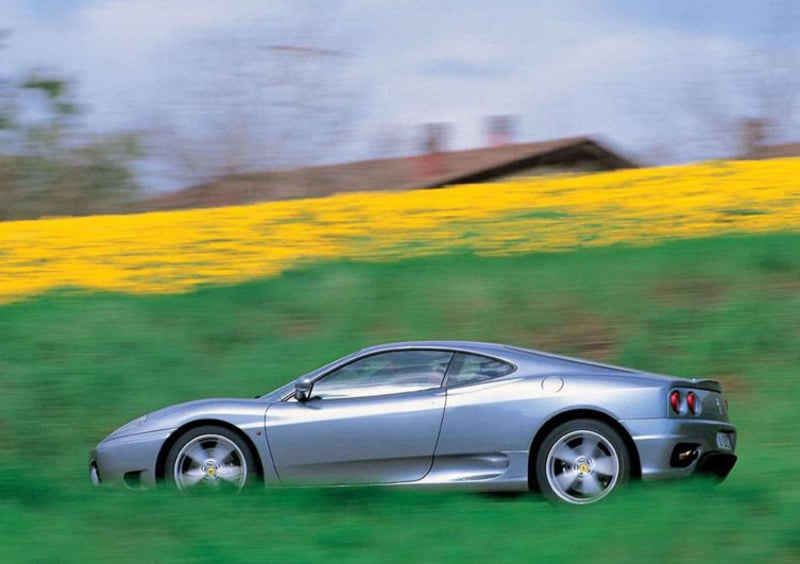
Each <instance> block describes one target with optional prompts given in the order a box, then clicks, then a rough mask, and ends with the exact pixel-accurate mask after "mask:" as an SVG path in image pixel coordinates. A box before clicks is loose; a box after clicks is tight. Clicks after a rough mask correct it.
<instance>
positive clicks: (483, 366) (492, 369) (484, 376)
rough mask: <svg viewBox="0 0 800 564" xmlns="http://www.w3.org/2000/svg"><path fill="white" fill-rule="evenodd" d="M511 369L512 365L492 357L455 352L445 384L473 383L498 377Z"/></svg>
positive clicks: (512, 368)
mask: <svg viewBox="0 0 800 564" xmlns="http://www.w3.org/2000/svg"><path fill="white" fill-rule="evenodd" d="M513 371H514V367H513V366H512V365H510V364H506V363H505V362H501V361H499V360H495V359H493V358H487V357H485V356H478V355H474V354H465V353H456V356H455V358H453V362H452V364H451V365H450V369H449V370H448V371H447V385H448V386H461V385H462V384H474V383H476V382H482V381H484V380H490V379H492V378H499V377H500V376H505V375H506V374H510V373H511V372H513Z"/></svg>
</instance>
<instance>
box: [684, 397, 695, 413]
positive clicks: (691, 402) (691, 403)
mask: <svg viewBox="0 0 800 564" xmlns="http://www.w3.org/2000/svg"><path fill="white" fill-rule="evenodd" d="M686 405H687V406H688V407H689V411H691V412H692V413H694V414H696V413H697V394H695V393H694V392H689V393H688V394H686Z"/></svg>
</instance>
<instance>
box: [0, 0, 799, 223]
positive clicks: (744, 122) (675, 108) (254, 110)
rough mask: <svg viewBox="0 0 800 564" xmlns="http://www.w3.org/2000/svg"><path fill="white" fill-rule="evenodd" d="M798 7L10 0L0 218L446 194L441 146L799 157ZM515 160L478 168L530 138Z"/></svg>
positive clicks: (0, 116)
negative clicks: (584, 143) (587, 144)
mask: <svg viewBox="0 0 800 564" xmlns="http://www.w3.org/2000/svg"><path fill="white" fill-rule="evenodd" d="M798 8H799V7H798V6H797V4H796V2H792V1H781V0H774V1H770V2H766V3H765V2H758V1H755V0H753V1H737V2H727V1H724V0H708V1H705V2H692V1H690V0H677V1H674V2H650V3H642V2H636V1H634V0H604V1H601V2H582V1H579V0H576V1H573V0H565V1H558V2H556V1H552V2H550V1H541V2H505V3H502V4H497V5H494V4H488V3H485V2H451V1H449V0H447V1H443V2H437V3H436V4H435V5H431V4H430V3H427V2H421V1H420V2H416V1H413V0H409V1H407V2H402V3H389V2H377V3H370V5H368V6H365V5H363V4H362V3H358V2H347V1H343V0H335V1H331V2H322V1H313V0H308V1H303V2H281V1H253V0H232V1H230V2H225V4H224V7H223V6H222V5H220V3H219V2H215V1H213V0H185V1H184V0H171V1H169V2H157V1H155V0H133V1H125V2H123V1H115V0H105V1H100V0H76V1H73V2H60V1H58V0H6V1H4V2H3V5H2V6H0V30H2V43H0V45H2V49H0V158H2V161H0V164H2V168H0V174H2V178H3V180H2V182H0V186H2V193H0V214H1V215H0V217H1V218H3V219H19V218H32V217H39V216H42V215H80V214H87V213H95V212H107V211H114V212H118V211H131V210H147V209H166V208H175V207H187V206H193V205H203V206H206V205H220V204H233V203H242V202H246V201H257V200H269V199H277V198H290V197H299V196H307V195H323V194H328V193H332V192H338V191H343V190H352V189H358V190H363V189H369V187H371V189H403V188H414V187H425V186H429V185H436V184H448V183H455V182H458V181H462V180H465V179H466V180H472V179H473V178H472V177H471V176H470V175H469V174H467V173H474V172H476V170H474V169H475V168H476V167H475V166H467V164H469V163H474V161H475V159H474V158H473V157H472V156H467V157H464V156H463V155H459V154H458V152H461V151H465V150H470V149H486V148H498V147H503V146H507V145H517V144H524V143H532V142H559V141H563V140H565V139H567V140H569V139H576V138H577V139H585V138H587V137H588V138H591V139H592V140H594V141H596V142H597V143H599V144H600V145H601V147H602V148H603V149H604V150H605V151H608V152H611V153H613V154H614V155H615V156H619V157H621V158H623V159H624V161H625V163H629V164H633V163H635V164H638V165H659V164H667V163H681V162H687V161H695V160H703V159H723V158H742V157H747V158H753V157H756V158H763V157H768V156H791V155H797V154H798V153H800V147H798V146H797V145H794V144H792V143H793V142H794V143H797V142H800V133H798V124H799V123H800V122H799V121H798V120H800V116H798V112H797V106H798V94H799V93H800V72H798V71H800V55H799V54H798V51H799V50H800V33H798V29H800V27H798V26H799V25H800V13H798V12H799V11H800V10H799V9H798ZM518 149H519V150H518V151H516V152H512V153H510V154H509V153H505V154H504V153H502V152H498V153H496V154H491V153H488V154H487V153H482V154H480V155H478V157H479V158H480V159H481V161H480V162H482V163H483V164H484V165H485V168H493V167H494V168H496V167H498V166H502V165H505V164H507V163H508V162H509V161H516V160H520V159H524V158H526V157H531V158H533V157H534V156H541V154H542V152H545V149H547V147H546V146H545V147H539V148H535V147H532V148H530V149H531V150H530V151H528V150H527V149H526V148H525V147H518ZM431 153H433V154H444V157H442V156H441V155H440V156H438V157H436V156H434V157H433V158H430V159H427V160H425V159H420V158H419V157H421V156H423V157H424V155H426V154H431ZM450 153H455V154H452V155H451V154H450ZM459 156H461V157H464V158H461V159H459ZM414 157H417V158H414ZM387 159H388V161H386V160H387ZM451 160H452V161H453V162H450V161H451ZM545 160H548V159H545ZM549 160H550V161H555V162H548V164H550V165H551V166H552V167H553V168H555V169H556V170H558V171H563V170H565V169H566V170H576V169H577V170H581V169H582V168H587V167H588V168H589V169H590V170H591V169H595V168H597V167H598V166H602V167H608V166H619V165H620V164H621V163H620V162H619V161H617V162H616V163H613V164H609V163H607V162H604V163H600V164H599V165H598V163H596V162H589V163H578V164H577V165H576V163H575V162H574V159H573V161H572V162H567V163H566V164H565V162H564V159H562V158H560V157H555V158H551V159H549ZM579 160H580V159H579ZM583 160H586V159H583ZM588 160H590V161H591V160H592V159H588ZM376 161H378V162H376ZM385 161H386V162H385ZM419 161H422V162H419ZM354 162H359V163H361V164H360V165H359V166H355V165H352V164H351V165H350V166H337V165H342V164H343V163H354ZM465 163H466V164H465ZM512 169H514V167H513V166H512ZM514 170H515V171H516V169H514ZM209 185H211V186H210V187H209ZM192 187H195V188H196V190H195V191H191V190H189V191H188V192H187V191H186V190H187V189H191V188H192Z"/></svg>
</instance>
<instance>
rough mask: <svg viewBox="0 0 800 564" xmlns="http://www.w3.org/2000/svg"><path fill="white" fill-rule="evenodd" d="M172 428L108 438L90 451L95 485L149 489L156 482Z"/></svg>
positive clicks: (90, 471)
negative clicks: (159, 463) (159, 465)
mask: <svg viewBox="0 0 800 564" xmlns="http://www.w3.org/2000/svg"><path fill="white" fill-rule="evenodd" d="M171 432H172V431H171V430H161V431H149V432H146V433H137V434H135V435H127V436H124V437H114V438H107V439H105V440H103V441H101V442H100V444H98V445H97V447H95V448H94V450H92V452H91V453H90V454H89V477H90V479H91V480H92V483H93V484H94V485H100V484H101V483H102V484H103V485H111V486H126V487H129V488H134V489H138V488H147V487H153V486H154V485H155V484H156V461H157V459H158V454H159V452H160V450H161V446H162V445H163V444H164V441H165V440H166V439H167V437H169V435H170V434H171Z"/></svg>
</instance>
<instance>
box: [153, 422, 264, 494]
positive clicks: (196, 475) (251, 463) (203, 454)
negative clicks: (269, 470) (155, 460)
mask: <svg viewBox="0 0 800 564" xmlns="http://www.w3.org/2000/svg"><path fill="white" fill-rule="evenodd" d="M165 474H166V476H165V477H166V479H167V481H169V482H171V483H173V484H174V485H175V487H177V488H178V489H179V490H181V491H191V492H196V491H204V490H207V491H220V492H224V491H227V492H230V493H236V492H238V491H240V490H241V489H242V488H244V487H245V486H246V485H248V484H250V482H251V481H253V479H254V476H255V474H256V462H255V458H254V457H253V453H252V452H251V450H250V447H249V445H248V444H247V443H246V442H245V441H244V440H243V439H242V438H241V437H240V436H239V435H238V434H237V433H235V432H234V431H231V430H229V429H226V428H225V427H218V426H214V425H204V426H202V427H195V428H194V429H190V430H189V431H187V432H185V433H184V434H182V435H181V436H180V437H178V440H176V441H175V443H174V444H173V445H172V448H170V450H169V453H168V454H167V458H166V464H165Z"/></svg>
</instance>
